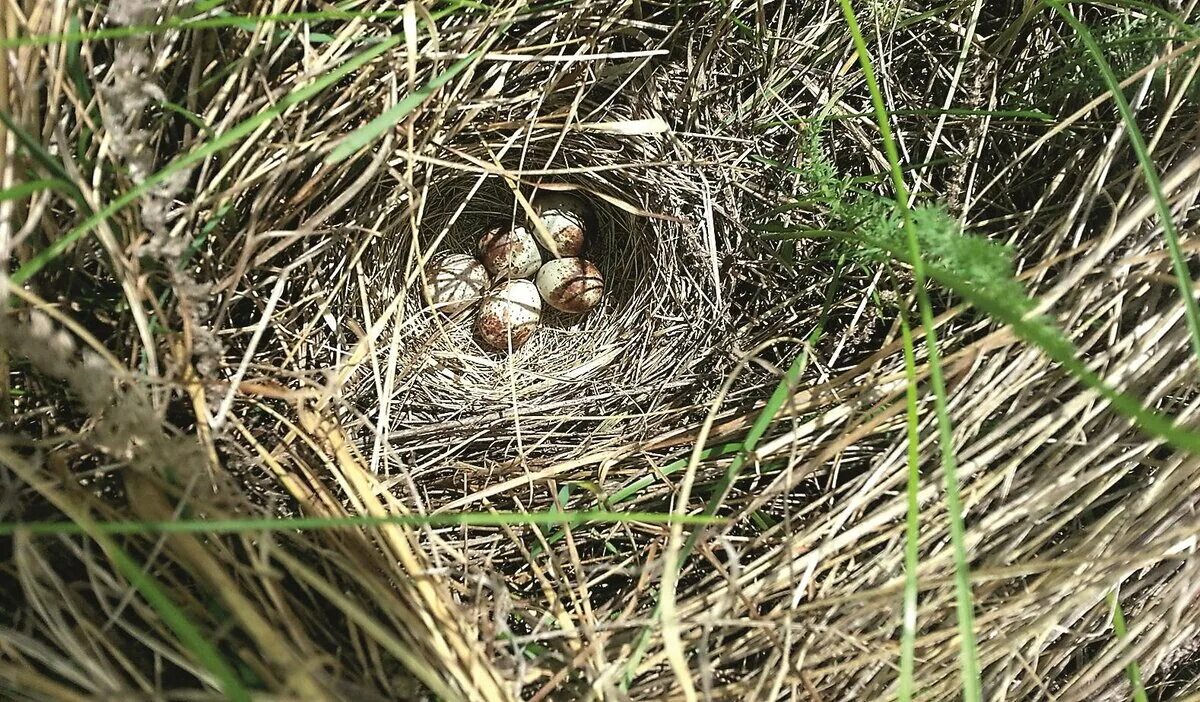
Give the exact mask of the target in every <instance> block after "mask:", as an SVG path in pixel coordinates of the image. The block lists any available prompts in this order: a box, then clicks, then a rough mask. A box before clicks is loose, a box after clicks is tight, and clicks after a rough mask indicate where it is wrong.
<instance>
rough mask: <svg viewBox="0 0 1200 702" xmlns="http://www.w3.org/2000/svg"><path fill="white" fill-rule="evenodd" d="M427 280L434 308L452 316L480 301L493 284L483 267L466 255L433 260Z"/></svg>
mask: <svg viewBox="0 0 1200 702" xmlns="http://www.w3.org/2000/svg"><path fill="white" fill-rule="evenodd" d="M425 279H426V286H425V299H426V301H428V302H429V305H430V307H432V308H434V309H436V310H438V311H439V312H442V313H443V314H446V315H448V316H451V317H452V316H454V315H456V314H458V313H460V312H462V311H463V310H465V309H468V308H469V307H471V306H472V305H474V304H475V303H476V302H478V301H479V299H480V298H482V297H483V294H484V293H485V292H486V291H487V289H488V285H489V284H490V282H491V281H490V280H488V274H487V271H486V270H485V269H484V267H483V264H481V263H480V262H479V261H476V260H475V259H474V258H473V257H471V256H467V255H466V254H450V255H448V256H443V257H441V258H439V259H437V260H435V261H432V262H431V263H430V264H429V265H428V266H426V268H425Z"/></svg>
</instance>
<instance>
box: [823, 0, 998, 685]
mask: <svg viewBox="0 0 1200 702" xmlns="http://www.w3.org/2000/svg"><path fill="white" fill-rule="evenodd" d="M838 1H839V3H840V4H841V6H842V15H843V16H844V17H845V18H846V24H847V26H848V28H849V29H850V34H851V36H852V37H853V39H854V48H855V50H856V51H857V52H858V59H859V64H860V65H861V66H862V69H863V78H864V80H865V81H866V84H867V89H868V90H869V91H870V93H871V103H872V105H873V106H874V108H875V119H876V121H877V122H878V123H879V132H880V137H881V138H882V141H883V146H884V151H885V153H886V154H887V159H888V165H889V166H890V167H891V171H892V185H893V187H894V188H895V191H896V205H897V209H899V211H900V216H901V218H902V220H903V223H904V231H905V234H906V235H907V238H908V249H909V255H910V257H911V259H912V260H911V261H910V265H911V266H912V271H913V287H914V288H915V289H916V294H917V306H918V307H919V309H920V312H921V324H922V326H923V327H924V328H925V339H926V348H927V352H928V354H929V378H930V383H931V384H932V386H933V394H934V408H935V411H936V416H937V428H938V445H939V448H940V449H941V458H942V472H943V474H944V476H945V487H946V509H947V511H948V512H949V517H950V541H951V544H952V547H953V552H954V591H955V600H956V611H957V615H958V634H959V641H960V653H959V665H960V667H961V669H962V688H963V699H964V700H966V702H980V700H981V699H982V684H981V680H980V671H979V653H978V649H977V647H976V644H975V609H974V604H973V602H972V597H971V580H970V570H969V564H968V561H967V552H966V551H967V549H966V535H965V528H964V526H963V518H962V502H961V499H960V497H959V492H958V466H957V461H956V460H955V456H954V437H953V435H952V432H951V429H950V412H949V410H948V409H947V401H946V396H947V395H946V383H945V379H944V378H943V377H942V366H941V361H940V359H939V355H938V347H937V330H936V328H935V327H934V324H933V308H932V305H931V304H930V302H929V295H928V293H927V291H926V290H925V271H924V266H923V265H922V259H921V249H920V243H919V241H918V238H917V231H916V227H915V226H914V225H913V222H912V215H911V213H910V212H909V203H908V188H907V186H906V185H905V184H904V175H903V169H902V167H901V164H900V150H899V149H898V148H897V146H896V142H895V140H894V139H893V138H892V130H891V126H890V118H889V116H888V112H887V107H886V106H885V105H884V102H883V94H882V93H881V92H880V90H879V84H878V82H877V81H876V80H875V71H874V68H873V66H872V64H871V57H870V54H869V52H868V51H867V43H866V41H865V40H864V39H863V35H862V31H861V30H860V29H859V27H858V19H857V18H856V17H855V15H854V8H852V7H851V6H850V1H849V0H838Z"/></svg>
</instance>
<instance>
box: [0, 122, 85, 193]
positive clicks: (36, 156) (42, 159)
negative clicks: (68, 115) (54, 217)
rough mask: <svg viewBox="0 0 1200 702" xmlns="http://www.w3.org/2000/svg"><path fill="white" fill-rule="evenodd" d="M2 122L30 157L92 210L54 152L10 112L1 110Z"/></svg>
mask: <svg viewBox="0 0 1200 702" xmlns="http://www.w3.org/2000/svg"><path fill="white" fill-rule="evenodd" d="M0 122H3V123H4V126H5V127H6V128H7V129H8V131H10V132H12V133H13V136H15V137H16V138H17V143H18V144H20V145H21V147H22V148H23V149H25V152H26V153H28V154H29V157H30V158H32V159H33V160H34V162H36V163H38V164H40V165H41V166H42V168H45V169H46V170H47V171H48V172H49V173H50V175H52V176H54V178H55V179H56V180H60V181H62V182H64V183H66V185H67V193H68V194H70V195H71V197H72V198H73V199H74V200H75V201H76V202H78V203H79V204H80V205H81V206H82V207H83V208H84V209H85V210H87V211H91V208H90V207H88V204H87V200H85V199H84V197H83V193H81V192H80V191H79V188H77V187H75V185H74V184H73V183H72V182H71V175H70V174H69V173H67V169H66V168H65V167H64V166H63V165H62V163H61V162H60V161H59V160H58V159H57V158H55V157H54V154H51V153H50V152H49V151H48V150H47V149H46V147H44V146H42V144H41V143H40V142H39V141H38V140H37V139H35V138H33V135H31V134H30V133H29V132H27V131H25V130H24V129H22V128H21V127H20V126H18V125H17V123H16V122H13V120H12V117H11V116H9V115H8V113H6V112H3V111H0Z"/></svg>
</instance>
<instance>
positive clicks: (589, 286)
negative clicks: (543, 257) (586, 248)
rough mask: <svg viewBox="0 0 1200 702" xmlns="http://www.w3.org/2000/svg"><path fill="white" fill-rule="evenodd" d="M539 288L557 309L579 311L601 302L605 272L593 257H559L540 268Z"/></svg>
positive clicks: (585, 310)
mask: <svg viewBox="0 0 1200 702" xmlns="http://www.w3.org/2000/svg"><path fill="white" fill-rule="evenodd" d="M537 289H538V292H539V293H541V295H542V299H544V300H545V301H546V303H547V304H549V305H550V306H551V307H553V308H554V309H556V310H559V311H562V312H568V313H571V314H580V313H582V312H587V311H588V310H590V309H592V308H593V307H595V306H596V305H598V304H600V300H601V298H603V297H604V276H603V275H601V274H600V269H599V268H597V267H596V264H594V263H592V262H591V261H587V260H584V259H582V258H556V259H554V260H552V261H547V262H546V265H544V266H542V269H541V270H540V271H538V274H537Z"/></svg>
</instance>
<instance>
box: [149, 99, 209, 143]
mask: <svg viewBox="0 0 1200 702" xmlns="http://www.w3.org/2000/svg"><path fill="white" fill-rule="evenodd" d="M158 104H159V105H160V106H161V107H162V108H163V109H164V110H167V111H169V112H174V113H175V114H177V115H179V116H180V117H183V118H184V119H186V120H187V121H189V122H191V123H192V124H193V125H195V127H196V128H197V129H199V130H200V131H202V132H204V134H205V135H206V136H207V137H209V138H210V139H211V138H213V137H215V136H216V135H217V134H216V132H214V131H213V129H212V127H210V126H209V125H208V122H205V121H204V118H203V117H201V116H200V115H198V114H196V113H195V112H192V111H191V110H189V109H188V108H186V107H184V106H183V105H180V104H178V103H174V102H171V101H170V100H163V101H161V102H159V103H158Z"/></svg>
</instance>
